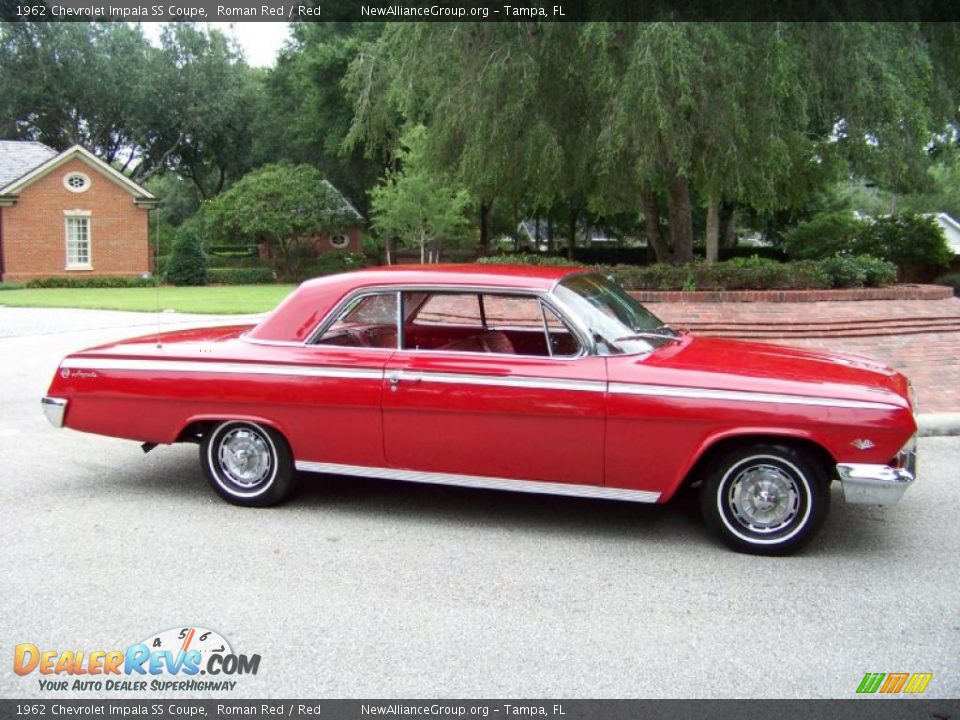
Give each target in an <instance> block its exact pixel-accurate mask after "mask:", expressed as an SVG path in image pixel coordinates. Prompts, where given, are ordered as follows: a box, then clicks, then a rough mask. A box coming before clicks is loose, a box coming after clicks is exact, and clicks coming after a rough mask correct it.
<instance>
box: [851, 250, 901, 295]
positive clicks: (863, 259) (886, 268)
mask: <svg viewBox="0 0 960 720" xmlns="http://www.w3.org/2000/svg"><path fill="white" fill-rule="evenodd" d="M853 260H854V261H856V262H857V263H858V264H859V265H860V267H861V268H862V269H863V271H864V272H865V273H866V279H865V280H864V284H865V285H866V286H867V287H884V286H886V285H893V283H895V282H896V281H897V266H896V265H895V264H893V263H892V262H890V261H889V260H881V259H880V258H876V257H873V256H872V255H855V256H854V257H853Z"/></svg>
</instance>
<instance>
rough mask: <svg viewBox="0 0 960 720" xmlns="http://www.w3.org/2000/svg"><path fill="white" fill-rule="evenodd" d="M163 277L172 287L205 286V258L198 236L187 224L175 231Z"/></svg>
mask: <svg viewBox="0 0 960 720" xmlns="http://www.w3.org/2000/svg"><path fill="white" fill-rule="evenodd" d="M164 276H165V278H166V280H167V282H169V283H170V284H172V285H180V286H183V285H206V284H207V256H206V255H205V254H204V252H203V246H202V245H201V242H200V236H199V234H198V233H197V232H196V230H195V229H194V227H193V226H191V225H190V224H188V223H184V224H183V225H181V226H180V229H179V230H178V231H177V239H176V240H175V241H174V243H173V252H171V253H170V260H169V261H168V263H167V268H166V272H165V273H164Z"/></svg>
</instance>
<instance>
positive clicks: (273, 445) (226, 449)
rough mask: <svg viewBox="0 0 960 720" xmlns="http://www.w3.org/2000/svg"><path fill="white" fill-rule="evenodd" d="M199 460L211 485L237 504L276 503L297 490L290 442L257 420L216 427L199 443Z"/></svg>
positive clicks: (239, 421) (265, 505)
mask: <svg viewBox="0 0 960 720" xmlns="http://www.w3.org/2000/svg"><path fill="white" fill-rule="evenodd" d="M200 463H201V465H203V470H204V474H205V475H206V476H207V480H208V481H209V483H210V486H211V487H212V488H213V489H214V490H216V491H217V493H219V494H220V496H221V497H222V498H224V499H225V500H227V501H229V502H231V503H234V504H235V505H245V506H248V507H267V506H269V505H276V504H277V503H279V502H282V501H283V500H285V499H286V498H287V497H289V496H290V494H291V493H292V492H293V490H294V486H295V480H294V478H295V474H294V468H293V455H292V453H291V452H290V446H289V445H288V444H287V441H286V439H284V437H283V435H281V434H280V433H279V432H277V431H276V430H274V429H273V428H269V427H265V426H263V425H258V424H257V423H253V422H247V421H241V420H229V421H227V422H222V423H220V424H219V425H217V426H216V427H214V428H213V429H212V430H211V431H210V432H208V433H207V434H206V435H205V436H204V438H203V442H202V443H201V445H200Z"/></svg>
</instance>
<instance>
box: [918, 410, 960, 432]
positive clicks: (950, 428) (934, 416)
mask: <svg viewBox="0 0 960 720" xmlns="http://www.w3.org/2000/svg"><path fill="white" fill-rule="evenodd" d="M917 425H918V426H919V429H920V437H941V436H945V435H960V412H949V413H921V414H920V415H919V416H918V417H917Z"/></svg>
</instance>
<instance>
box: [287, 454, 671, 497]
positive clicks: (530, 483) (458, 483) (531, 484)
mask: <svg viewBox="0 0 960 720" xmlns="http://www.w3.org/2000/svg"><path fill="white" fill-rule="evenodd" d="M296 468H297V470H301V471H303V472H315V473H330V474H332V475H356V476H358V477H368V478H381V479H385V480H401V481H404V482H415V483H426V484H429V485H448V486H452V487H468V488H479V489H482V490H506V491H510V492H525V493H536V494H541V495H563V496H567V497H582V498H595V499H601V500H626V501H628V502H642V503H655V502H657V501H658V500H659V499H660V493H658V492H649V491H646V490H625V489H623V488H609V487H603V486H600V485H575V484H570V483H557V482H543V481H540V480H513V479H509V478H495V477H483V476H478V475H454V474H451V473H437V472H423V471H420V470H399V469H396V468H378V467H365V466H361V465H339V464H337V463H323V462H309V461H305V460H298V461H297V462H296Z"/></svg>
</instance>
